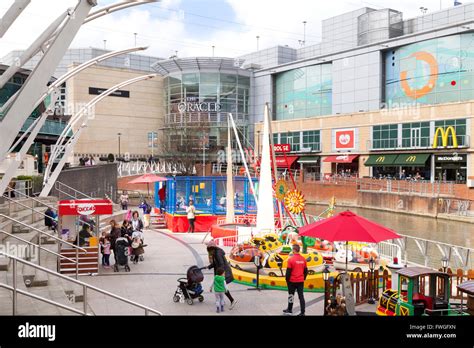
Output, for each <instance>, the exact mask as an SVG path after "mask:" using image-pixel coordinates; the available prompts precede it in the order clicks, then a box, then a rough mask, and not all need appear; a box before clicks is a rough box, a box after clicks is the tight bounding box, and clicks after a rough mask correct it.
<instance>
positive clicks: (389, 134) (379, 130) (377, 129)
mask: <svg viewBox="0 0 474 348" xmlns="http://www.w3.org/2000/svg"><path fill="white" fill-rule="evenodd" d="M397 147H398V125H397V124H389V125H383V126H374V127H373V128H372V148H373V149H394V148H397Z"/></svg>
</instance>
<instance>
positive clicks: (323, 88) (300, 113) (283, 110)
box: [274, 64, 332, 120]
mask: <svg viewBox="0 0 474 348" xmlns="http://www.w3.org/2000/svg"><path fill="white" fill-rule="evenodd" d="M331 72H332V65H331V64H319V65H312V66H308V67H303V68H299V69H294V70H290V71H286V72H283V73H280V74H278V75H277V76H276V77H275V88H274V90H275V105H274V110H275V117H276V120H289V119H297V118H307V117H313V116H320V115H330V114H331V113H332V74H331Z"/></svg>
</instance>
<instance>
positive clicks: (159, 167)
mask: <svg viewBox="0 0 474 348" xmlns="http://www.w3.org/2000/svg"><path fill="white" fill-rule="evenodd" d="M117 171H118V176H119V177H124V176H132V175H142V174H147V173H155V174H181V173H185V172H187V169H186V167H185V165H184V164H182V163H175V162H167V161H160V162H156V161H151V162H148V161H147V162H145V161H130V162H120V163H119V165H118V166H117Z"/></svg>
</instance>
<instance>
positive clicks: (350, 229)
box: [299, 211, 401, 243]
mask: <svg viewBox="0 0 474 348" xmlns="http://www.w3.org/2000/svg"><path fill="white" fill-rule="evenodd" d="M299 235H300V236H306V237H313V238H320V239H324V240H328V241H330V242H336V241H337V242H341V241H351V242H367V243H378V242H381V241H384V240H389V239H396V238H401V237H400V236H399V235H398V234H396V233H395V232H394V231H392V230H391V229H389V228H387V227H384V226H382V225H379V224H377V223H375V222H372V221H370V220H367V219H366V218H363V217H362V216H358V215H356V214H354V213H353V212H351V211H345V212H342V213H339V214H338V215H336V216H333V217H331V218H328V219H324V220H321V221H317V222H314V223H312V224H309V225H306V226H303V227H301V228H300V229H299Z"/></svg>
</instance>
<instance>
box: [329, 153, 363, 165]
mask: <svg viewBox="0 0 474 348" xmlns="http://www.w3.org/2000/svg"><path fill="white" fill-rule="evenodd" d="M357 157H359V155H349V156H345V155H339V156H328V157H326V159H325V160H324V162H330V163H352V162H353V161H354V160H355V159H356V158H357Z"/></svg>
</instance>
